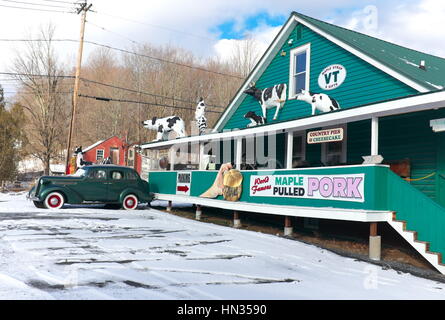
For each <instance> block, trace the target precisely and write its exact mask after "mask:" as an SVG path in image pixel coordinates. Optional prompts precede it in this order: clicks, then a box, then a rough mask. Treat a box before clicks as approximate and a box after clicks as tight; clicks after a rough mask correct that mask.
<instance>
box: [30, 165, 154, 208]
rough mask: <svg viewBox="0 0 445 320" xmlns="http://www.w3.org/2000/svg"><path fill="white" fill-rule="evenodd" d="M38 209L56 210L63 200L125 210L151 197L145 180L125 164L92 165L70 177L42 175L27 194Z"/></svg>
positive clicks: (64, 201) (135, 206)
mask: <svg viewBox="0 0 445 320" xmlns="http://www.w3.org/2000/svg"><path fill="white" fill-rule="evenodd" d="M28 198H30V199H31V200H32V201H33V202H34V205H35V206H36V207H38V208H47V209H59V208H61V207H62V206H63V205H64V204H65V203H69V204H87V203H104V204H107V205H108V206H110V207H116V208H120V207H123V208H124V209H126V210H133V209H136V208H137V206H138V204H139V203H146V202H150V201H151V200H152V198H153V197H152V195H151V193H150V192H149V186H148V182H146V181H144V180H142V179H141V178H140V176H139V175H138V173H137V172H136V171H135V170H133V169H131V168H127V167H121V166H114V165H103V166H100V165H92V166H86V167H83V168H81V169H78V170H77V172H76V173H75V174H73V175H70V176H43V177H41V178H40V179H39V180H38V182H37V184H36V185H35V186H34V187H33V188H32V189H31V191H30V192H29V194H28Z"/></svg>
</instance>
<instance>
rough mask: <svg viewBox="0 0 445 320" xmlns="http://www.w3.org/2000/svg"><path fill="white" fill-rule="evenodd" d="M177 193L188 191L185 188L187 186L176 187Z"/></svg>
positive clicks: (187, 188)
mask: <svg viewBox="0 0 445 320" xmlns="http://www.w3.org/2000/svg"><path fill="white" fill-rule="evenodd" d="M177 191H181V192H187V191H189V187H187V186H178V187H177Z"/></svg>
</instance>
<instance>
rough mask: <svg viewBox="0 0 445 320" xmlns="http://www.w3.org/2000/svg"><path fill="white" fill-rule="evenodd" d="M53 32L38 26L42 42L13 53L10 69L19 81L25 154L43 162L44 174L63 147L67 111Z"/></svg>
mask: <svg viewBox="0 0 445 320" xmlns="http://www.w3.org/2000/svg"><path fill="white" fill-rule="evenodd" d="M54 31H55V28H54V27H53V26H52V25H50V24H49V25H47V26H42V27H41V28H40V30H39V31H38V34H37V35H36V37H38V38H40V39H42V40H44V41H40V42H33V41H29V42H26V44H25V50H23V51H22V52H17V53H16V56H15V59H14V62H13V70H12V71H13V72H15V73H17V76H16V78H17V79H18V80H19V81H20V86H21V89H20V93H19V94H18V99H19V103H20V105H22V106H23V108H24V110H25V115H26V117H27V122H26V127H25V130H26V133H27V138H28V148H29V153H30V154H32V155H34V156H35V157H37V158H38V159H40V160H41V161H42V162H43V164H44V168H45V174H48V173H49V167H50V162H51V160H52V159H53V158H54V157H56V156H57V155H59V154H60V150H61V149H63V143H64V142H65V141H66V138H65V132H66V131H65V129H66V127H67V119H68V110H69V108H68V105H69V98H68V97H69V94H66V93H64V91H67V88H66V87H64V85H63V84H62V82H63V80H64V79H63V75H64V71H63V67H62V65H61V63H60V62H59V61H58V58H57V55H56V53H55V49H54V46H53V42H52V39H53V36H54ZM30 38H32V36H31V37H30ZM21 93H22V94H21Z"/></svg>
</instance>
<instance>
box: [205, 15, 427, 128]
mask: <svg viewBox="0 0 445 320" xmlns="http://www.w3.org/2000/svg"><path fill="white" fill-rule="evenodd" d="M296 22H297V23H301V24H303V25H305V26H306V27H308V28H309V29H311V30H312V31H314V32H316V33H318V34H319V35H321V36H323V37H324V38H326V39H327V40H329V41H331V42H333V43H335V44H336V45H338V46H340V47H342V48H343V49H345V50H347V51H349V52H350V53H352V54H354V55H355V56H357V57H358V58H360V59H362V60H364V61H366V62H368V63H369V64H371V65H373V66H374V67H376V68H378V69H380V70H381V71H383V72H385V73H387V74H388V75H390V76H392V77H394V78H396V79H397V80H399V81H401V82H403V83H405V84H406V85H408V86H410V87H411V88H414V89H415V90H417V91H419V92H429V91H431V90H430V89H428V88H427V87H424V86H422V85H420V84H419V83H417V82H414V81H413V80H411V79H409V78H407V77H405V76H404V75H402V74H400V73H399V72H397V71H395V70H393V69H391V68H390V67H387V66H386V65H384V64H382V63H380V62H379V61H377V60H375V59H373V58H371V57H370V56H368V55H366V54H365V53H363V52H361V51H359V50H357V49H355V48H353V47H351V46H350V45H348V44H346V43H344V42H343V41H340V40H339V39H337V38H335V37H334V36H331V35H329V34H328V33H326V32H324V31H322V30H320V29H319V28H317V27H315V26H314V25H313V24H311V23H309V22H307V21H306V20H303V19H301V18H299V17H297V16H296V15H294V17H293V19H292V18H290V19H289V20H288V21H287V23H286V25H285V26H284V27H283V28H282V29H281V31H280V33H279V35H278V36H277V37H276V38H275V40H274V41H273V42H272V44H271V45H270V46H269V49H268V51H267V52H266V53H265V55H264V56H263V58H262V59H261V60H260V61H259V63H258V65H257V66H256V68H255V69H254V70H253V71H252V73H251V74H250V76H249V77H248V78H247V79H246V81H245V82H244V83H243V84H242V86H241V87H240V89H239V90H238V92H237V94H236V96H235V98H234V99H233V100H232V102H231V103H230V105H229V106H227V108H226V110H225V111H224V113H223V114H222V115H221V117H220V118H219V120H218V122H217V123H216V125H215V127H214V129H213V131H212V132H218V131H219V130H220V129H221V127H222V126H223V124H225V122H226V121H225V120H226V118H227V117H229V116H230V115H232V114H233V112H234V110H233V109H234V107H235V106H239V104H240V103H241V101H240V98H241V95H242V94H243V90H242V89H243V88H244V87H245V86H246V84H248V83H250V82H252V81H254V79H256V78H257V75H258V73H260V72H262V71H264V68H265V66H264V65H265V64H266V63H269V62H270V61H271V59H272V58H273V57H272V58H271V55H275V54H276V53H277V52H278V50H279V48H277V46H278V44H279V43H280V42H284V40H283V38H284V37H287V36H288V35H289V33H290V31H292V30H289V28H291V27H292V28H293V27H294V26H295V25H296ZM289 87H290V86H289Z"/></svg>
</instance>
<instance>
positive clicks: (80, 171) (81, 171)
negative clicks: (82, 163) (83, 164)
mask: <svg viewBox="0 0 445 320" xmlns="http://www.w3.org/2000/svg"><path fill="white" fill-rule="evenodd" d="M86 174H87V172H86V170H85V169H77V171H76V172H75V173H73V174H72V175H71V176H73V177H85V175H86Z"/></svg>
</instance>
